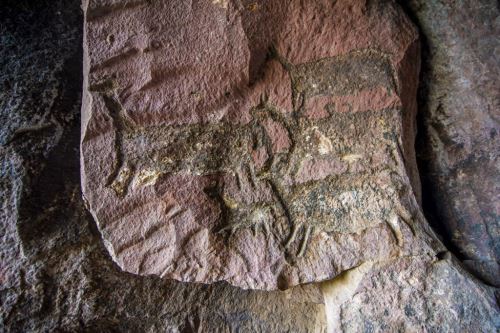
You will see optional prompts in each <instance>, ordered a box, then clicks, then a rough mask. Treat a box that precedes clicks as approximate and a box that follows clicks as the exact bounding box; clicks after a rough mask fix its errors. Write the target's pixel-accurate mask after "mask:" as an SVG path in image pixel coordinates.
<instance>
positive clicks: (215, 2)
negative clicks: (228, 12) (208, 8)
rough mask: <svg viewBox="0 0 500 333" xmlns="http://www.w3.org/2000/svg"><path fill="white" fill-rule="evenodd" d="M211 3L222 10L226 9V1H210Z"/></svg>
mask: <svg viewBox="0 0 500 333" xmlns="http://www.w3.org/2000/svg"><path fill="white" fill-rule="evenodd" d="M212 3H213V4H214V5H217V6H220V7H222V8H224V9H227V5H228V0H212Z"/></svg>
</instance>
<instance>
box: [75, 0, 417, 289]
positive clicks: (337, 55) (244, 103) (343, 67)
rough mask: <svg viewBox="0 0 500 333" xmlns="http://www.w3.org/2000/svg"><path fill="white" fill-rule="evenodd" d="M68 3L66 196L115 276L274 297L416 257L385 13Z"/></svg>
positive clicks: (347, 8)
mask: <svg viewBox="0 0 500 333" xmlns="http://www.w3.org/2000/svg"><path fill="white" fill-rule="evenodd" d="M250 5H251V6H250ZM84 8H85V10H86V13H87V14H86V21H85V33H86V42H85V80H86V81H85V84H84V88H85V92H84V105H83V109H82V113H83V123H82V126H83V128H82V184H83V192H84V195H85V197H86V199H87V200H88V203H89V208H90V211H91V212H92V215H93V216H94V218H95V219H96V220H97V222H98V226H99V230H100V232H101V234H102V236H103V238H104V242H105V244H106V247H107V249H108V251H109V252H110V254H111V256H112V257H113V259H114V260H115V261H116V262H117V263H118V265H119V266H120V267H121V268H122V269H124V270H125V271H128V272H131V273H135V274H139V275H157V276H161V277H168V278H174V279H177V280H180V281H191V282H204V283H212V282H215V281H220V280H223V281H228V282H230V283H231V284H233V285H236V286H240V287H243V288H252V289H278V288H281V289H283V288H289V287H291V286H294V285H298V284H302V283H309V282H314V281H322V280H326V279H330V278H333V277H334V276H336V275H337V274H339V273H341V272H342V271H344V270H346V269H349V268H352V267H355V266H357V265H359V264H361V263H363V262H365V261H367V260H375V261H376V260H383V259H387V258H391V257H394V256H398V255H401V254H409V253H410V252H412V251H413V252H418V251H426V250H424V249H425V248H426V247H427V244H425V242H421V240H420V239H417V238H418V237H415V235H413V234H412V232H411V229H412V228H414V229H418V228H421V224H423V223H424V221H423V220H419V219H414V218H413V216H414V215H415V210H418V207H417V204H416V201H415V200H414V199H413V197H414V194H415V195H416V196H417V198H419V196H420V189H419V182H418V173H417V169H416V163H415V156H414V149H413V142H414V136H415V114H416V89H417V80H418V69H419V48H418V35H417V32H416V29H415V27H414V26H413V25H412V23H411V22H410V21H409V20H408V18H407V17H406V16H405V14H404V13H403V12H402V10H401V9H400V8H399V7H398V6H396V5H395V4H393V3H390V2H379V1H375V2H371V3H366V2H365V1H345V0H344V1H337V2H334V3H333V2H331V1H326V0H325V1H322V0H318V1H312V2H308V3H303V2H301V1H287V2H273V3H270V2H267V1H257V2H252V3H248V4H246V3H239V2H233V1H228V2H213V1H211V0H199V1H193V2H191V1H163V2H161V1H158V2H148V1H138V2H127V1H122V2H116V1H115V2H113V1H87V2H85V4H84ZM263 22H266V24H263ZM353 26H355V27H356V29H353V28H352V27H353ZM306 27H307V28H306ZM299 41H300V42H299ZM408 179H410V180H411V182H412V183H413V189H414V190H415V193H413V191H412V188H411V186H410V181H409V180H408ZM417 200H418V199H417ZM421 243H422V244H421ZM413 252H412V253H413Z"/></svg>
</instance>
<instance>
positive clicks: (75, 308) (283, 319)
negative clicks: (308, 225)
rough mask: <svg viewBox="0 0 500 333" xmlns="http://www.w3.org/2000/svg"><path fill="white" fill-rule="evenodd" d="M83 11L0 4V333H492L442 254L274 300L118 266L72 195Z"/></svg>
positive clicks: (485, 303) (489, 317) (486, 292)
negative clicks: (318, 289)
mask: <svg viewBox="0 0 500 333" xmlns="http://www.w3.org/2000/svg"><path fill="white" fill-rule="evenodd" d="M79 9H80V2H79V1H75V0H64V1H63V0H50V1H40V0H37V1H26V0H20V1H19V0H15V1H14V0H13V1H11V2H9V1H4V2H2V6H1V7H0V22H1V24H0V29H1V33H0V38H1V41H0V45H2V47H1V48H0V84H1V85H2V89H0V119H1V120H2V121H1V122H0V126H2V127H1V130H0V140H1V141H0V146H1V150H0V161H1V162H0V165H1V167H2V173H0V197H1V198H2V201H1V204H2V210H1V211H0V214H1V215H0V331H2V332H325V331H330V332H337V331H338V330H337V328H338V327H341V328H342V330H344V331H354V332H367V331H373V332H377V331H384V332H387V331H389V332H390V331H400V332H401V331H408V332H415V331H417V332H449V331H456V332H498V330H499V329H500V324H499V323H498V316H499V315H498V313H499V312H498V308H497V306H496V305H495V301H494V297H492V291H493V289H491V288H488V287H486V286H483V285H481V283H480V282H478V281H476V280H475V279H474V278H472V277H470V276H469V275H468V274H467V273H465V272H464V271H463V270H462V269H460V268H459V266H458V265H457V263H456V261H455V260H453V259H452V258H451V257H450V256H449V254H447V253H445V252H443V253H439V254H438V256H437V257H435V256H434V255H431V254H429V255H421V256H418V257H400V258H395V259H391V260H388V261H383V262H381V263H376V262H374V263H371V262H367V263H365V264H363V265H362V266H360V267H359V268H355V269H353V270H349V271H347V272H344V273H343V274H341V275H340V276H339V277H338V278H336V279H334V280H332V281H329V282H326V283H325V285H323V284H322V285H321V286H317V285H314V284H313V285H309V286H307V287H298V288H293V289H289V290H287V291H277V292H263V291H243V290H240V289H238V288H234V287H231V286H228V285H227V284H223V283H216V284H212V285H202V284H192V283H180V282H175V281H168V280H165V279H159V278H156V277H144V276H136V275H132V274H128V273H125V272H123V271H122V270H121V269H119V268H118V267H117V266H116V264H114V263H113V261H112V259H111V258H110V257H109V255H108V253H107V251H106V249H105V248H104V246H103V245H102V243H103V242H102V239H101V236H100V233H99V231H98V230H97V228H96V226H95V221H94V220H93V219H92V217H91V216H90V214H88V213H86V209H85V208H84V202H83V200H82V199H81V193H80V191H81V189H80V185H79V182H80V170H79V140H80V119H79V115H80V98H81V96H80V92H81V90H82V86H81V84H82V82H81V81H82V77H81V72H82V69H81V59H82V50H81V45H82V40H81V39H82V29H81V28H82V25H83V22H82V16H81V13H80V11H79ZM43 116H44V117H43ZM40 119H42V120H43V121H40ZM319 287H321V290H322V293H323V296H322V295H321V294H318V291H317V289H316V288H319ZM336 287H340V288H336ZM339 289H340V292H339ZM323 298H324V300H323ZM332 299H333V300H336V301H335V302H331V300H332ZM323 303H325V304H326V305H323ZM340 308H341V309H342V311H341V312H339V311H338V310H339V309H340ZM325 313H328V315H327V316H325ZM332 318H338V320H339V321H338V322H333V323H332V322H330V324H331V325H330V327H326V325H325V322H326V319H329V320H331V319H332Z"/></svg>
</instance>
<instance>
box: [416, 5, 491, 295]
mask: <svg viewBox="0 0 500 333" xmlns="http://www.w3.org/2000/svg"><path fill="white" fill-rule="evenodd" d="M408 4H409V6H410V8H411V9H412V11H413V12H414V15H415V17H416V18H417V19H418V23H419V24H420V26H421V28H422V31H423V33H424V34H425V36H426V44H427V46H428V49H427V50H426V54H427V57H426V59H427V61H426V62H425V63H424V75H423V89H422V94H421V95H422V96H421V98H420V99H421V101H422V103H421V104H422V107H421V109H422V135H421V140H420V143H419V150H420V151H421V152H422V153H421V159H422V163H421V169H422V172H423V180H424V185H425V188H426V193H428V195H427V197H426V198H427V200H426V201H424V208H426V209H427V211H428V212H429V213H430V214H429V215H431V217H432V215H434V220H435V221H434V225H436V227H437V228H438V229H439V230H440V231H441V233H442V235H443V237H444V240H445V242H446V243H447V244H448V245H449V246H450V248H452V249H453V250H454V252H455V253H456V254H457V255H458V256H459V257H460V258H461V259H462V260H463V262H464V263H465V264H466V265H467V266H469V268H471V270H472V271H474V272H475V273H476V274H477V275H478V276H479V277H481V278H482V279H483V280H484V281H486V282H488V283H490V284H492V285H496V286H499V283H500V268H499V265H498V262H499V258H500V218H499V216H500V187H499V186H500V185H499V184H500V172H499V165H500V164H499V163H500V160H499V156H500V153H499V147H500V139H499V130H500V123H499V114H500V80H499V77H500V66H499V62H500V40H499V39H498V36H499V35H500V21H499V15H500V9H499V7H498V1H494V0H490V1H481V2H480V3H478V2H477V1H473V0H463V1H455V2H445V1H431V2H428V1H418V0H414V1H409V2H408Z"/></svg>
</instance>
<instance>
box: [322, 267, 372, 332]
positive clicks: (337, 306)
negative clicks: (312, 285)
mask: <svg viewBox="0 0 500 333" xmlns="http://www.w3.org/2000/svg"><path fill="white" fill-rule="evenodd" d="M372 266H373V263H372V262H365V263H363V264H361V265H359V266H357V267H354V268H352V269H350V270H348V271H345V272H343V273H342V274H340V275H338V276H337V277H336V278H334V279H333V280H330V281H325V282H323V283H321V291H322V292H323V298H324V300H325V312H326V322H327V333H333V332H341V331H342V328H341V327H340V323H341V322H342V321H341V317H340V314H341V313H340V312H341V310H342V305H343V304H344V303H345V302H346V301H348V300H349V299H351V298H352V296H353V295H354V294H355V293H356V289H358V286H359V284H360V282H361V280H362V279H363V276H365V274H366V273H367V272H369V271H370V269H371V268H372Z"/></svg>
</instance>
